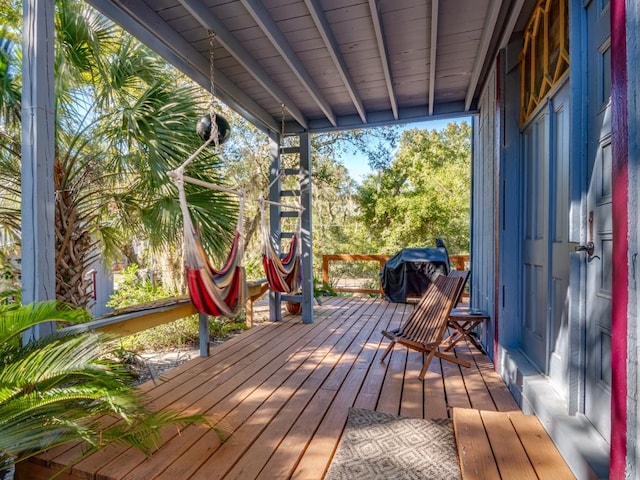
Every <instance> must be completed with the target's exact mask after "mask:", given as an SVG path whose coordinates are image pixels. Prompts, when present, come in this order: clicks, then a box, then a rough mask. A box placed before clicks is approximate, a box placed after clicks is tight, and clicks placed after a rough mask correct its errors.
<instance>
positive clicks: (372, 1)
mask: <svg viewBox="0 0 640 480" xmlns="http://www.w3.org/2000/svg"><path fill="white" fill-rule="evenodd" d="M369 10H370V11H371V21H372V22H373V29H374V31H375V34H376V42H377V43H378V52H379V54H380V62H381V63H382V70H383V71H384V81H385V83H386V84H387V92H388V94H389V102H390V103H391V111H392V112H393V117H394V118H395V119H396V120H397V119H398V102H397V100H396V95H395V93H394V92H393V83H392V82H391V70H390V69H389V56H388V54H387V45H386V44H385V43H384V35H383V33H382V19H381V18H380V13H379V12H378V5H377V2H376V0H369Z"/></svg>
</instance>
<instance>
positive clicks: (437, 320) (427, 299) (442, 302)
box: [381, 270, 471, 380]
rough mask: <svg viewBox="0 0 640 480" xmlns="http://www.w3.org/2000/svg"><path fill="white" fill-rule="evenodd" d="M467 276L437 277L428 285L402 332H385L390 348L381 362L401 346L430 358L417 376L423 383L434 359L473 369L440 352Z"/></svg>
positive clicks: (454, 273)
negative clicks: (450, 316) (452, 312)
mask: <svg viewBox="0 0 640 480" xmlns="http://www.w3.org/2000/svg"><path fill="white" fill-rule="evenodd" d="M468 276H469V272H468V271H465V270H453V271H451V273H449V275H448V276H444V275H440V276H438V277H437V278H436V280H435V281H434V282H433V283H432V284H431V285H429V287H428V288H427V291H426V292H425V293H424V295H423V296H422V298H421V299H420V301H419V302H418V304H417V305H416V307H415V309H414V310H413V312H411V315H410V316H409V318H408V319H407V321H406V322H404V324H403V325H402V326H401V327H400V328H398V329H396V330H390V331H386V330H383V331H382V334H383V335H384V336H385V337H387V338H388V339H389V340H391V344H390V345H389V346H388V347H387V350H386V351H385V352H384V355H383V356H382V359H381V361H384V359H385V358H386V357H387V355H388V354H389V352H390V351H391V350H392V349H393V347H394V345H395V344H396V343H399V344H401V345H404V346H405V347H407V348H410V349H412V350H417V351H419V352H424V353H426V354H427V358H426V359H425V361H424V365H423V366H422V370H420V375H418V378H419V379H420V380H424V376H425V375H426V373H427V370H428V369H429V364H430V363H431V360H433V357H434V356H435V357H438V358H442V359H443V360H447V361H450V362H454V363H457V364H458V365H462V366H464V367H469V366H471V364H470V363H469V362H468V361H466V360H461V359H459V358H457V357H455V356H454V355H453V354H451V353H444V352H440V351H439V350H438V348H439V347H440V344H441V343H442V341H443V340H444V336H445V334H446V332H447V320H448V318H449V314H450V313H451V309H452V308H453V307H454V306H455V305H456V304H457V303H458V299H459V298H460V295H462V290H463V289H464V285H465V283H466V281H467V277H468Z"/></svg>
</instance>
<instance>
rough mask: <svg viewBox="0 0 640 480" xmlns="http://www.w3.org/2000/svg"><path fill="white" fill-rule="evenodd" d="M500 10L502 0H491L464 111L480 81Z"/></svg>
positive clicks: (469, 104) (467, 107) (468, 105)
mask: <svg viewBox="0 0 640 480" xmlns="http://www.w3.org/2000/svg"><path fill="white" fill-rule="evenodd" d="M501 8H502V0H493V1H492V2H491V9H490V10H489V14H488V15H487V18H486V21H485V22H484V28H483V29H482V36H481V37H480V45H479V46H478V52H477V55H476V58H475V60H474V62H473V70H472V71H471V80H470V81H469V89H468V90H467V96H466V97H465V101H464V109H465V110H466V111H468V110H469V108H471V102H472V101H473V94H474V93H475V91H476V87H477V86H478V80H479V79H480V73H481V71H482V67H483V65H484V62H485V60H486V59H487V53H488V51H489V44H490V43H491V37H492V36H493V32H494V31H495V29H496V22H497V21H498V14H499V13H500V9H501Z"/></svg>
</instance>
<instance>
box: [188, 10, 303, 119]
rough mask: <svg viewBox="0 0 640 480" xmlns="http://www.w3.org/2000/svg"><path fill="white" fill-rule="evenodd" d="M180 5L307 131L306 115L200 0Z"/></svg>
mask: <svg viewBox="0 0 640 480" xmlns="http://www.w3.org/2000/svg"><path fill="white" fill-rule="evenodd" d="M180 3H181V4H182V5H183V6H184V7H185V8H186V9H187V10H188V11H189V12H190V13H191V15H193V16H194V17H195V18H196V19H197V20H198V21H199V22H200V24H201V25H202V26H203V27H204V28H206V29H207V30H211V31H212V32H214V33H215V35H216V39H217V41H219V42H220V43H221V44H222V45H223V46H224V48H225V49H227V50H228V51H229V53H231V54H232V55H233V56H234V57H235V58H236V59H237V60H238V62H239V63H240V64H242V66H243V67H244V68H246V69H247V71H248V72H250V73H251V75H252V76H253V78H255V80H256V81H257V82H258V83H260V84H261V85H262V86H263V87H264V88H265V89H266V90H267V91H268V92H269V93H270V94H271V95H272V96H273V97H274V98H275V99H276V100H277V101H278V102H279V103H284V104H285V106H286V109H287V110H288V111H289V113H290V114H291V116H292V117H293V118H294V119H295V120H296V121H297V122H298V123H299V124H300V125H301V126H302V127H304V128H305V129H306V128H307V127H308V122H307V119H306V117H305V116H304V114H303V113H302V112H301V111H300V110H299V109H298V107H297V106H296V104H295V103H294V102H293V100H292V99H291V98H290V97H289V96H288V95H287V94H286V93H285V92H284V91H283V90H282V89H281V88H280V87H279V86H278V85H276V84H275V83H274V82H273V81H272V80H271V79H270V78H269V76H268V75H267V74H266V73H265V71H264V70H263V69H262V67H261V66H260V65H259V64H258V62H257V61H256V60H255V59H254V58H253V57H252V56H251V54H249V52H248V51H247V50H246V49H245V48H244V46H243V45H242V44H241V43H240V42H239V41H238V40H237V39H236V38H235V37H234V36H233V34H232V33H231V32H230V31H229V30H227V28H226V27H225V25H224V23H223V22H222V21H220V20H219V19H218V18H217V17H216V16H215V15H214V14H213V13H212V12H211V11H210V10H209V9H208V8H207V7H206V6H204V5H203V4H202V2H201V1H200V0H180Z"/></svg>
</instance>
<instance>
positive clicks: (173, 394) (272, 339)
mask: <svg viewBox="0 0 640 480" xmlns="http://www.w3.org/2000/svg"><path fill="white" fill-rule="evenodd" d="M283 333H284V337H285V338H288V337H287V333H290V332H287V331H286V330H285V331H284V332H283ZM293 334H294V335H295V330H294V331H293ZM256 343H257V345H256V349H255V350H253V352H252V353H251V354H250V355H249V356H247V355H246V353H245V354H244V356H242V355H241V354H238V355H235V354H234V355H232V356H231V358H230V359H229V360H228V362H221V363H218V362H216V359H215V357H210V358H209V359H208V362H205V364H204V365H205V366H206V365H207V364H211V368H210V369H205V370H203V369H202V368H201V367H202V366H203V364H202V363H199V364H198V365H197V368H196V371H195V372H192V373H191V374H189V375H187V376H186V378H187V379H188V380H186V381H185V380H184V379H183V378H181V376H175V377H173V378H172V379H171V380H172V381H168V382H166V383H165V384H163V385H160V386H158V388H154V389H152V390H149V391H148V392H147V394H148V395H149V396H150V397H151V399H150V405H151V407H152V408H156V409H161V408H167V407H171V408H173V409H174V410H177V411H184V409H181V408H180V407H181V406H183V407H184V406H186V405H190V404H184V403H183V404H181V405H179V404H172V403H171V402H172V401H175V400H176V398H180V399H183V400H185V399H186V400H187V401H189V400H190V399H191V398H193V397H195V399H194V401H195V400H197V399H200V398H203V397H204V396H206V395H207V394H208V393H210V392H211V391H213V390H214V388H215V387H221V385H222V382H218V383H216V384H215V385H212V384H211V383H208V382H207V379H208V376H209V375H212V374H215V373H218V372H219V371H223V372H226V376H225V375H221V377H224V378H225V379H232V380H233V381H235V382H237V383H238V384H240V383H241V382H242V380H243V379H244V378H243V377H242V375H234V374H233V371H232V370H228V366H229V365H228V364H229V363H233V362H236V363H237V362H238V361H242V362H243V363H242V365H243V366H244V365H246V364H249V366H248V367H247V369H246V370H245V371H244V373H245V374H246V373H247V372H248V371H249V368H250V365H251V360H254V359H259V358H260V357H261V356H262V355H263V349H261V348H260V347H265V349H267V350H268V351H269V352H272V353H274V352H277V351H278V350H277V348H276V347H277V346H278V345H279V346H281V347H282V348H286V347H287V342H286V341H281V340H280V339H278V336H265V342H264V343H263V344H262V345H260V342H256ZM256 365H257V363H256ZM203 368H204V367H203ZM176 384H179V385H180V388H179V389H176V388H175V385H176ZM203 388H204V389H205V390H204V391H203V390H202V389H203ZM219 391H220V392H222V389H220V390H219ZM154 394H155V395H157V394H159V395H160V397H159V398H154V397H152V396H153V395H154ZM214 400H215V397H211V396H209V398H208V399H207V401H208V402H212V401H214ZM207 406H208V405H207V404H206V403H205V404H202V405H200V407H199V408H198V409H197V410H195V411H191V412H190V413H202V410H203V409H205V408H207ZM190 433H192V430H190V429H187V430H185V431H184V432H182V434H181V435H182V436H184V438H190V437H189V436H188V435H189V434H190ZM176 435H177V432H176V431H175V429H171V430H170V433H169V434H167V435H166V436H165V441H168V440H169V439H170V438H171V437H173V436H176ZM145 458H146V457H144V456H143V455H142V456H141V455H140V452H138V451H137V450H136V449H133V448H131V449H127V448H126V447H123V446H115V445H114V446H112V447H108V448H107V449H104V450H102V451H101V452H98V453H96V454H94V455H92V456H91V457H89V458H87V459H86V460H83V461H82V462H79V463H78V464H77V465H75V466H74V472H76V474H77V475H78V476H80V477H81V478H86V474H87V473H89V472H94V471H97V472H100V471H101V470H107V469H108V470H109V471H110V472H111V473H110V474H111V475H114V474H121V472H123V471H124V470H125V469H133V468H135V466H136V465H138V464H140V463H142V462H143V461H144V460H145ZM113 462H116V464H117V468H115V471H114V470H112V467H110V466H109V465H110V464H111V463H113ZM126 473H128V471H127V472H124V473H122V475H124V474H126ZM114 478H119V477H118V476H115V477H114Z"/></svg>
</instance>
